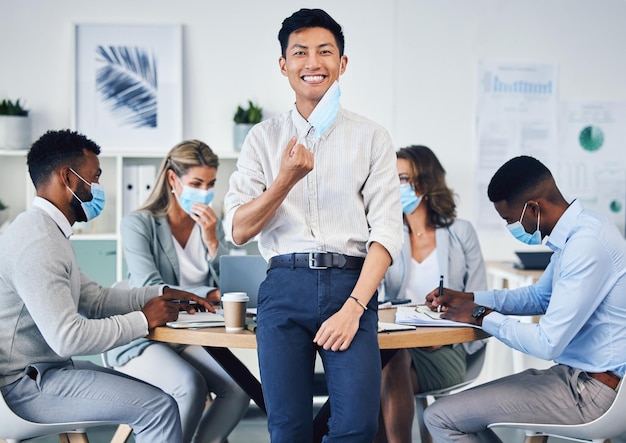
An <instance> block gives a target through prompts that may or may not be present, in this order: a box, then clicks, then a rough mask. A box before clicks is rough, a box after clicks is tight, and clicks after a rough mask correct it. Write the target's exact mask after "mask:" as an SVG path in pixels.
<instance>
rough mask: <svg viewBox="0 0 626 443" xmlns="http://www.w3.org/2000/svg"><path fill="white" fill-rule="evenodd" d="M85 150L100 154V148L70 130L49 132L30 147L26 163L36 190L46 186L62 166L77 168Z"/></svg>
mask: <svg viewBox="0 0 626 443" xmlns="http://www.w3.org/2000/svg"><path fill="white" fill-rule="evenodd" d="M83 149H87V150H88V151H91V152H93V153H94V154H96V155H99V154H100V146H98V145H97V144H96V143H94V142H93V141H91V140H89V139H88V138H87V137H85V136H84V135H82V134H79V133H78V132H75V131H70V130H68V129H63V130H60V131H48V132H46V133H45V134H44V135H42V136H41V137H39V140H37V141H36V142H35V143H33V145H32V146H31V147H30V151H28V156H27V158H26V161H27V163H28V172H29V173H30V179H31V180H32V181H33V184H34V185H35V188H37V187H38V186H39V185H41V184H44V183H46V182H47V181H48V179H49V178H50V177H51V176H52V173H53V172H54V171H56V170H57V169H58V168H60V167H62V166H66V165H69V166H71V167H73V168H77V167H79V166H80V164H81V163H82V162H83V160H84V157H85V155H84V153H83Z"/></svg>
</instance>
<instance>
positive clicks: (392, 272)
mask: <svg viewBox="0 0 626 443" xmlns="http://www.w3.org/2000/svg"><path fill="white" fill-rule="evenodd" d="M435 238H436V241H437V257H438V260H439V269H440V272H441V274H442V275H443V279H444V280H443V281H444V286H445V287H446V288H450V289H454V290H457V291H468V292H471V291H478V290H485V289H487V271H486V269H485V262H484V261H483V255H482V252H481V250H480V243H478V237H477V235H476V231H474V228H473V227H472V225H471V223H470V222H468V221H466V220H461V219H456V220H455V222H454V223H453V224H452V225H450V226H449V227H447V228H439V229H437V230H436V232H435ZM410 261H411V242H410V239H409V231H408V228H407V227H406V226H405V229H404V244H403V246H402V253H401V254H400V256H399V257H398V258H396V260H395V261H394V263H393V264H392V265H391V266H390V267H389V269H388V270H387V273H386V274H385V278H384V288H385V300H393V299H396V298H402V297H401V296H400V294H404V293H405V290H406V284H407V278H406V277H407V268H408V264H409V263H410Z"/></svg>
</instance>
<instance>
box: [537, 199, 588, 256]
mask: <svg viewBox="0 0 626 443" xmlns="http://www.w3.org/2000/svg"><path fill="white" fill-rule="evenodd" d="M583 209H584V208H583V205H582V203H580V202H579V201H578V200H574V201H573V202H572V203H571V204H570V205H569V208H567V209H566V210H565V212H564V213H563V215H561V218H559V220H558V221H557V222H556V225H554V228H553V229H552V232H551V233H550V236H549V237H548V241H547V242H546V246H548V247H549V248H550V249H552V250H555V251H556V250H560V249H563V247H564V246H565V242H566V241H567V238H568V237H569V233H570V232H571V230H572V229H573V227H574V226H575V224H576V219H577V218H578V216H579V215H580V213H581V212H583Z"/></svg>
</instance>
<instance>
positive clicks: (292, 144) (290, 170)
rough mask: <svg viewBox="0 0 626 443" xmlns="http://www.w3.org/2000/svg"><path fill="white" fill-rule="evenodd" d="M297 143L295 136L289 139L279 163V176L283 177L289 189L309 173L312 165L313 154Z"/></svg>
mask: <svg viewBox="0 0 626 443" xmlns="http://www.w3.org/2000/svg"><path fill="white" fill-rule="evenodd" d="M297 141H298V138H297V137H296V136H293V137H291V140H289V143H287V147H286V148H285V150H284V151H283V157H282V159H281V161H280V172H279V175H283V178H284V179H285V181H286V182H287V183H289V185H290V187H293V186H294V185H295V184H296V183H298V182H299V181H300V180H302V178H303V177H305V176H306V175H307V174H308V173H309V172H311V171H312V170H313V165H314V159H313V153H312V152H311V151H309V150H308V149H307V148H306V146H304V145H303V144H301V143H297Z"/></svg>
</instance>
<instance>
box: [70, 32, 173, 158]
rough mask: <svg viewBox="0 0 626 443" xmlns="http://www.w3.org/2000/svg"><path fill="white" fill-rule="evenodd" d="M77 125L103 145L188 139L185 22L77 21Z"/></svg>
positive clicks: (156, 144)
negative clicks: (184, 83)
mask: <svg viewBox="0 0 626 443" xmlns="http://www.w3.org/2000/svg"><path fill="white" fill-rule="evenodd" d="M75 46H76V47H75V77H76V78H75V100H74V104H75V105H74V109H73V111H74V127H75V129H76V130H77V131H79V132H81V133H83V134H85V135H86V136H87V137H89V138H91V139H92V140H94V141H95V142H96V143H98V144H99V145H100V146H101V147H102V149H103V150H112V151H126V150H134V149H138V150H148V149H149V150H151V151H156V152H159V151H163V152H166V151H167V150H168V149H170V148H171V147H172V146H173V145H175V144H176V143H178V142H180V141H181V140H182V107H183V106H182V101H183V100H182V25H127V24H79V25H76V26H75Z"/></svg>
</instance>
